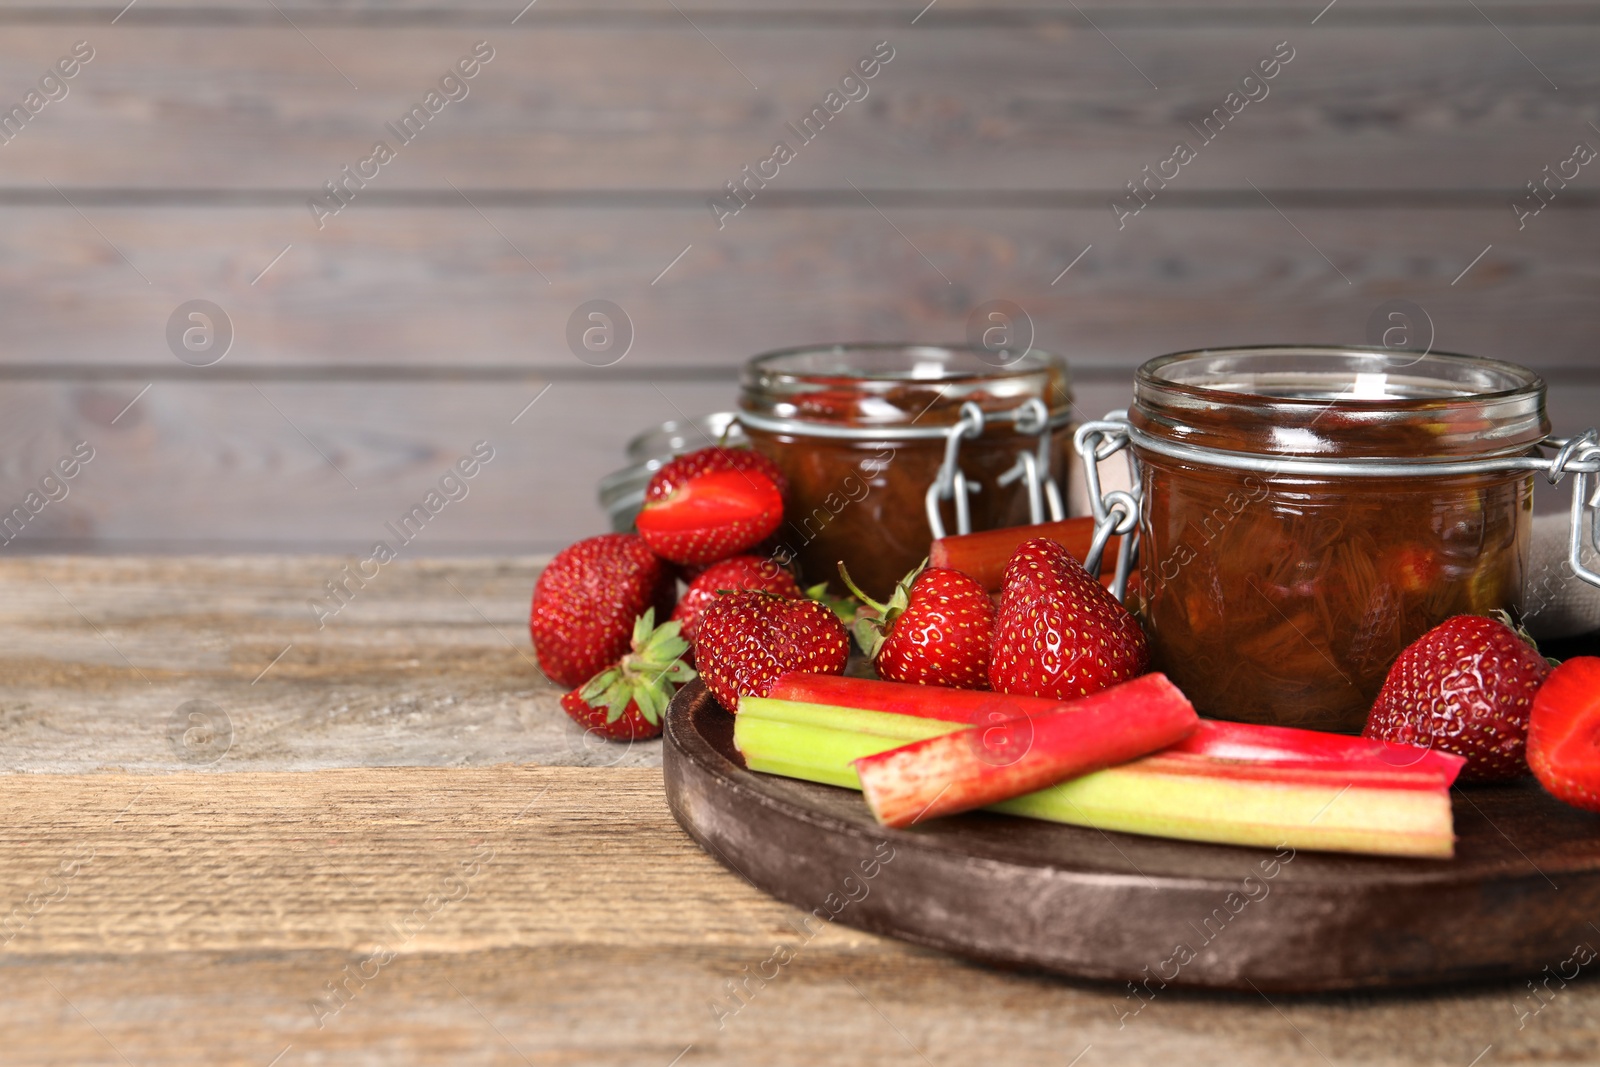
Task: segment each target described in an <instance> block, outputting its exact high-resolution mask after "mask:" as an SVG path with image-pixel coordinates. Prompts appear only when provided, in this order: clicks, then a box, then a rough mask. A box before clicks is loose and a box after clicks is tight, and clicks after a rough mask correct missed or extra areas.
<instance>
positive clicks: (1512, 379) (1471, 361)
mask: <svg viewBox="0 0 1600 1067" xmlns="http://www.w3.org/2000/svg"><path fill="white" fill-rule="evenodd" d="M1273 356H1278V357H1288V358H1297V357H1313V356H1320V357H1324V358H1334V359H1337V358H1340V357H1346V358H1351V359H1352V360H1355V359H1372V358H1376V359H1381V360H1386V361H1387V360H1399V361H1404V362H1401V363H1400V365H1399V366H1398V367H1396V368H1387V367H1385V368H1383V369H1384V371H1385V372H1387V370H1389V369H1398V370H1406V369H1409V368H1412V367H1416V366H1419V365H1421V364H1422V363H1423V361H1425V360H1426V361H1431V362H1432V363H1433V364H1434V365H1436V366H1443V367H1456V368H1460V369H1462V370H1473V371H1477V372H1479V373H1480V374H1482V375H1484V376H1486V377H1487V376H1496V377H1498V378H1499V379H1500V381H1501V382H1504V383H1505V384H1504V385H1503V387H1501V388H1495V389H1479V390H1466V389H1454V390H1448V389H1444V388H1441V389H1440V390H1439V391H1437V392H1434V393H1431V394H1429V395H1415V396H1391V395H1378V396H1360V395H1356V394H1355V393H1354V392H1353V393H1352V395H1349V396H1334V397H1330V396H1327V395H1317V396H1309V395H1308V396H1295V395H1293V394H1292V393H1285V392H1264V391H1259V390H1252V391H1247V390H1244V389H1229V388H1223V387H1219V386H1215V385H1201V384H1194V383H1191V382H1184V381H1180V380H1177V379H1175V378H1173V377H1170V376H1162V375H1161V372H1163V371H1166V370H1168V368H1171V367H1174V366H1178V365H1183V364H1193V363H1198V362H1200V361H1202V360H1206V359H1219V358H1225V357H1235V358H1237V357H1243V358H1247V359H1249V358H1256V357H1261V358H1267V357H1273ZM1324 373H1325V374H1327V372H1324ZM1362 373H1363V372H1361V371H1355V372H1353V373H1352V374H1350V375H1349V377H1350V378H1351V385H1352V386H1356V385H1358V383H1357V382H1356V381H1355V380H1354V379H1355V378H1356V377H1357V376H1358V375H1360V374H1362ZM1369 373H1370V372H1369ZM1328 377H1330V378H1336V377H1337V375H1334V374H1328ZM1410 377H1420V375H1411V376H1410ZM1436 380H1437V381H1439V382H1440V383H1441V385H1443V384H1444V379H1443V378H1438V379H1436ZM1134 385H1135V388H1136V389H1138V388H1139V387H1145V388H1152V389H1157V390H1161V391H1166V392H1171V393H1177V394H1180V395H1183V396H1187V397H1190V398H1193V399H1196V400H1213V401H1228V400H1233V401H1245V402H1249V401H1271V402H1273V403H1281V404H1303V405H1308V406H1310V405H1316V406H1324V407H1334V408H1345V407H1348V408H1350V409H1353V410H1361V411H1366V410H1372V409H1373V408H1375V407H1378V406H1382V407H1384V408H1391V409H1394V410H1397V411H1409V410H1415V409H1419V408H1428V407H1432V408H1437V407H1438V406H1439V405H1440V403H1441V402H1446V403H1448V402H1449V401H1452V400H1460V401H1466V402H1471V403H1481V402H1484V401H1495V400H1506V399H1513V398H1517V397H1526V396H1532V395H1537V394H1539V393H1542V392H1543V391H1544V388H1545V383H1544V379H1543V378H1542V377H1540V376H1539V375H1538V374H1537V373H1535V372H1534V371H1531V370H1529V369H1528V368H1526V367H1522V366H1519V365H1517V364H1515V363H1508V362H1506V361H1504V360H1498V359H1490V358H1488V357H1485V356H1468V355H1462V354H1459V353H1455V352H1436V351H1432V350H1426V351H1421V350H1417V349H1402V348H1382V347H1377V346H1367V345H1240V346H1237V347H1227V348H1196V349H1190V350H1188V351H1183V352H1172V353H1169V354H1167V355H1164V356H1157V357H1156V358H1154V359H1151V360H1148V361H1146V362H1145V363H1143V364H1142V365H1140V367H1139V368H1138V370H1136V371H1135V372H1134Z"/></svg>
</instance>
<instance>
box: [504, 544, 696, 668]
mask: <svg viewBox="0 0 1600 1067" xmlns="http://www.w3.org/2000/svg"><path fill="white" fill-rule="evenodd" d="M672 592H673V577H672V574H671V572H670V571H669V569H668V568H667V566H666V564H665V563H663V562H662V561H661V560H660V559H657V558H656V556H655V554H654V553H653V552H651V551H650V548H649V546H647V545H646V544H645V543H644V541H643V540H641V539H640V538H638V537H635V536H634V535H633V534H603V535H601V536H599V537H591V538H588V539H587V540H584V541H579V542H578V543H577V544H575V545H569V546H568V547H567V548H564V549H562V550H561V551H560V552H558V553H556V558H555V559H553V560H551V561H550V565H549V566H548V567H546V568H545V569H544V573H542V574H540V575H539V581H538V583H537V584H535V585H534V587H533V609H532V611H531V612H530V613H529V616H528V632H529V633H531V634H532V635H533V648H534V652H535V653H536V654H537V655H538V657H539V667H540V668H541V669H542V670H543V671H544V673H545V674H546V675H547V676H548V677H549V678H550V680H551V681H553V682H556V683H557V684H559V685H568V686H575V685H581V684H582V683H584V682H586V681H588V680H589V679H590V678H592V677H594V675H596V674H597V673H599V672H600V671H603V670H605V669H606V668H607V667H609V666H611V665H612V664H613V663H615V662H617V660H619V659H621V658H622V654H623V653H624V652H626V651H628V636H629V634H630V633H631V631H632V629H633V624H634V620H635V619H637V618H638V617H639V616H640V615H641V614H643V613H644V611H645V609H646V608H649V607H652V606H655V607H658V608H660V609H661V614H663V615H665V614H666V613H667V611H668V610H670V608H671V604H672V600H671V596H672Z"/></svg>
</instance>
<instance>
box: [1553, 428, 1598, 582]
mask: <svg viewBox="0 0 1600 1067" xmlns="http://www.w3.org/2000/svg"><path fill="white" fill-rule="evenodd" d="M1546 443H1547V444H1550V445H1559V449H1558V451H1557V452H1556V454H1555V455H1554V456H1553V457H1552V458H1551V460H1550V469H1549V471H1548V472H1547V473H1546V474H1545V477H1546V478H1548V479H1550V484H1551V485H1554V484H1556V483H1557V482H1559V481H1560V480H1561V479H1562V477H1563V476H1564V475H1567V474H1571V475H1572V529H1571V531H1570V533H1569V538H1570V539H1569V540H1568V542H1567V562H1568V563H1570V564H1571V565H1572V573H1573V574H1575V575H1577V576H1578V577H1579V578H1582V579H1583V580H1584V581H1585V582H1588V583H1589V584H1590V585H1593V586H1600V574H1597V573H1596V572H1594V571H1592V570H1590V569H1589V568H1588V567H1586V566H1584V564H1583V541H1584V536H1585V526H1586V525H1587V530H1588V534H1587V536H1588V539H1589V546H1590V550H1591V551H1593V552H1596V553H1600V434H1597V433H1596V432H1595V431H1594V430H1592V429H1591V430H1585V431H1584V432H1583V433H1581V434H1579V435H1578V436H1577V437H1571V438H1568V439H1567V440H1565V441H1557V440H1555V439H1551V440H1549V441H1547V442H1546Z"/></svg>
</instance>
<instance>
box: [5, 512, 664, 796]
mask: <svg viewBox="0 0 1600 1067" xmlns="http://www.w3.org/2000/svg"><path fill="white" fill-rule="evenodd" d="M467 502H468V503H470V502H471V498H469V499H468V501H467ZM441 521H442V519H441ZM356 558H357V557H348V558H329V557H316V556H307V557H298V558H296V559H294V560H292V561H291V560H288V559H282V558H278V559H274V558H272V557H254V558H249V559H215V560H198V559H187V560H136V559H129V558H125V557H117V558H108V559H78V560H64V559H37V560H26V561H18V560H11V561H6V562H4V563H0V589H3V590H4V593H3V595H0V605H3V606H0V634H3V637H0V648H3V649H4V651H3V652H0V738H3V739H4V746H3V749H0V770H4V771H27V772H60V771H69V770H70V771H79V772H90V771H94V770H98V769H112V768H125V769H131V770H138V771H141V772H149V771H167V772H170V771H181V770H186V769H195V768H204V769H208V770H212V771H228V770H243V769H266V770H310V769H317V768H329V767H351V766H371V765H428V766H471V765H480V766H481V765H484V764H494V763H503V762H507V761H515V762H530V761H532V762H537V763H542V764H548V765H555V764H566V765H574V764H584V765H590V766H637V765H641V764H648V765H654V764H659V762H660V745H659V743H658V742H640V743H638V744H634V745H624V744H618V745H612V744H606V743H603V742H599V741H596V740H594V739H591V738H589V737H587V736H586V735H585V734H583V732H582V731H580V730H579V729H578V728H577V727H576V726H575V725H573V724H572V722H571V721H570V720H569V719H568V718H567V716H566V714H565V713H564V712H562V711H561V709H560V708H559V706H558V705H557V700H558V698H559V697H560V694H561V692H562V690H561V689H559V688H557V687H555V686H552V685H550V684H549V683H547V682H546V681H545V680H544V679H543V677H542V675H541V674H540V672H539V669H538V666H537V664H536V662H535V661H534V658H533V651H532V648H531V646H530V644H529V640H528V631H527V613H528V600H529V597H530V595H531V593H532V590H533V583H534V580H535V578H536V577H537V575H538V569H539V565H540V561H539V560H537V559H533V558H526V559H519V560H501V561H488V560H483V561H456V562H452V563H432V562H423V561H417V560H408V559H404V558H402V559H400V560H398V561H396V562H393V563H391V564H388V565H387V566H386V567H384V568H383V569H382V570H381V571H380V572H379V576H378V577H377V578H375V579H373V580H372V581H370V582H368V583H367V584H366V585H365V586H364V587H361V588H358V587H356V586H354V585H350V586H348V588H349V590H350V599H349V602H348V604H347V605H346V606H345V607H343V608H342V609H340V610H339V612H338V614H337V615H333V616H331V617H328V616H326V615H323V614H321V613H319V612H315V611H313V610H311V609H310V607H309V606H308V601H311V600H317V601H318V602H319V603H322V604H323V605H324V606H325V607H327V606H329V605H337V603H338V602H337V601H332V600H328V599H326V597H327V594H326V588H325V585H324V583H325V582H326V581H328V580H343V578H344V575H343V574H342V573H341V569H342V568H343V567H344V566H346V565H349V564H353V563H354V562H355V561H356ZM319 621H320V622H322V623H323V625H322V627H321V628H320V629H319V627H318V623H319ZM191 701H204V702H207V707H205V708H203V709H200V710H201V711H202V714H204V715H206V716H208V717H209V718H210V719H212V720H215V721H214V722H213V723H212V725H213V727H214V728H215V729H216V731H217V736H218V737H219V740H218V741H215V742H210V743H207V742H205V741H204V740H203V739H202V740H196V738H195V736H194V735H190V738H189V740H188V741H187V742H186V741H185V740H184V732H185V731H186V730H187V729H188V728H189V726H190V725H192V723H191V722H190V720H189V718H188V712H187V711H184V710H183V709H184V708H185V706H186V705H188V704H189V703H190V702H191ZM203 725H204V724H202V726H203Z"/></svg>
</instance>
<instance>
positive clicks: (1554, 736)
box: [1528, 656, 1600, 811]
mask: <svg viewBox="0 0 1600 1067" xmlns="http://www.w3.org/2000/svg"><path fill="white" fill-rule="evenodd" d="M1528 766H1529V767H1531V768H1532V769H1533V774H1534V777H1536V778H1538V779H1539V784H1540V785H1542V786H1544V787H1545V788H1546V789H1548V790H1549V791H1550V793H1551V795H1552V796H1554V797H1555V798H1556V799H1557V800H1561V801H1565V802H1566V803H1568V804H1571V805H1573V806H1574V807H1578V808H1583V809H1584V810H1586V811H1600V659H1596V658H1595V657H1594V656H1574V657H1573V658H1572V659H1569V660H1567V661H1566V662H1565V663H1563V664H1561V666H1559V667H1557V668H1556V669H1555V670H1553V671H1551V672H1550V676H1549V677H1548V678H1546V679H1545V680H1544V685H1542V686H1540V687H1539V692H1538V693H1536V694H1535V695H1534V698H1533V713H1532V714H1531V715H1530V716H1529V718H1528Z"/></svg>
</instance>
